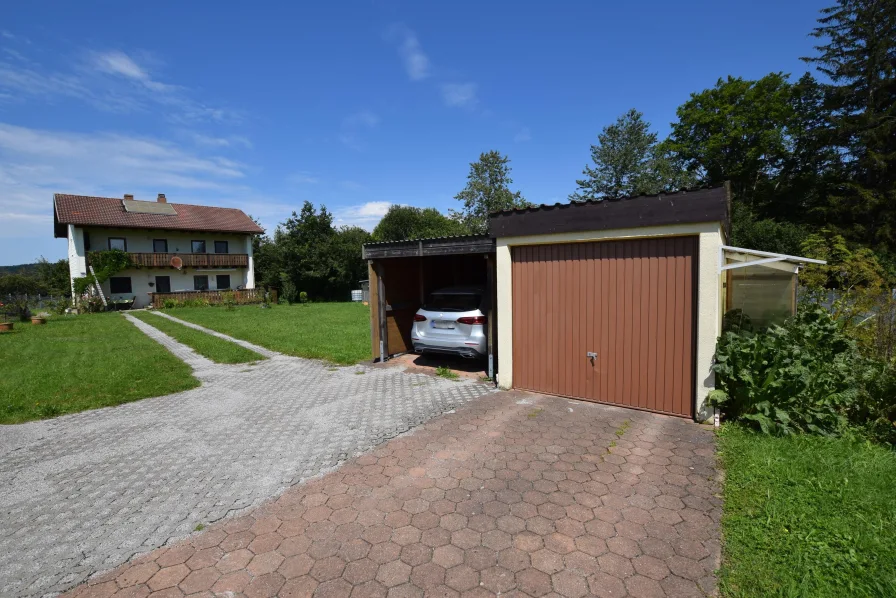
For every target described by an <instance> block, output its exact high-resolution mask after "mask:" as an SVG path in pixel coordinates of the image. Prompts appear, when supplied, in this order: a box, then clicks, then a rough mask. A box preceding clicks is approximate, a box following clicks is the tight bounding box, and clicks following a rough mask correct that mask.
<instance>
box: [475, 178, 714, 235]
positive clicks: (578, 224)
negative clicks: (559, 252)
mask: <svg viewBox="0 0 896 598" xmlns="http://www.w3.org/2000/svg"><path fill="white" fill-rule="evenodd" d="M729 204H730V187H729V185H728V184H727V183H726V184H724V185H720V186H715V187H699V188H696V189H683V190H680V191H675V192H670V193H657V194H655V195H639V196H635V197H625V198H620V199H613V200H600V201H594V200H592V201H584V202H570V203H566V204H559V203H558V204H554V205H543V206H533V207H530V208H518V209H513V210H504V211H500V212H493V213H492V214H491V215H490V217H489V228H490V230H491V233H490V234H491V236H493V237H516V236H529V235H544V234H553V233H565V232H585V231H589V230H612V229H623V228H642V227H648V226H666V225H671V224H684V223H697V222H721V223H722V224H723V227H724V228H725V229H726V232H727V228H728V219H729V211H730V209H729Z"/></svg>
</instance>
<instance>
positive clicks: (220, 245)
mask: <svg viewBox="0 0 896 598" xmlns="http://www.w3.org/2000/svg"><path fill="white" fill-rule="evenodd" d="M215 253H230V252H229V251H228V250H227V241H215Z"/></svg>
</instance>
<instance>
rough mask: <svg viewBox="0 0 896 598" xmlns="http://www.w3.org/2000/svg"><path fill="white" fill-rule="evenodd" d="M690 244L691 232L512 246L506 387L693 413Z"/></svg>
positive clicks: (692, 268) (692, 246)
mask: <svg viewBox="0 0 896 598" xmlns="http://www.w3.org/2000/svg"><path fill="white" fill-rule="evenodd" d="M696 250H697V238H696V237H670V238H662V239H644V240H631V241H602V242H595V243H569V244H557V245H534V246H527V247H514V248H513V249H512V251H513V253H512V258H513V271H512V281H513V386H514V387H516V388H521V389H525V390H532V391H536V392H544V393H548V394H555V395H562V396H567V397H575V398H579V399H585V400H589V401H599V402H602V403H612V404H616V405H621V406H625V407H634V408H638V409H647V410H650V411H658V412H662V413H670V414H674V415H683V416H693V405H694V399H693V396H694V384H693V380H694V321H695V320H694V305H695V300H694V296H695V292H694V289H695V284H694V281H695V266H694V256H695V254H696ZM590 352H593V353H597V356H596V357H595V358H594V359H593V360H592V359H591V358H589V357H588V356H587V355H586V354H587V353H590Z"/></svg>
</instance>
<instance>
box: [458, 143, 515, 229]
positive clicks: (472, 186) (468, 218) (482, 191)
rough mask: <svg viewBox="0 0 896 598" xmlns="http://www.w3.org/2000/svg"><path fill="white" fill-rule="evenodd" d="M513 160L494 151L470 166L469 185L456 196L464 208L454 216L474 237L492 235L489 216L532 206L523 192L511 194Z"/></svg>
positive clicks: (482, 155) (481, 155) (485, 154)
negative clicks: (498, 212) (489, 231)
mask: <svg viewBox="0 0 896 598" xmlns="http://www.w3.org/2000/svg"><path fill="white" fill-rule="evenodd" d="M511 184H513V179H512V178H510V158H508V157H506V156H503V155H501V152H499V151H496V150H491V151H489V152H485V153H483V154H480V155H479V160H478V161H476V162H472V163H471V164H470V174H469V175H467V186H466V187H464V189H463V191H461V192H460V193H458V194H457V195H455V196H454V199H456V200H458V201H462V202H463V204H464V207H463V209H462V210H461V211H459V212H457V211H455V210H451V216H452V218H454V219H455V220H457V221H459V222H461V223H462V224H463V225H464V227H465V228H466V229H467V230H469V231H470V232H471V233H473V234H485V233H487V232H488V215H489V213H491V212H495V211H498V210H507V209H511V208H523V207H526V206H528V205H529V202H527V201H526V200H525V199H523V196H522V194H521V193H520V192H519V191H511V190H510V185H511Z"/></svg>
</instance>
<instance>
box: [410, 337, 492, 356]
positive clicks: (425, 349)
mask: <svg viewBox="0 0 896 598" xmlns="http://www.w3.org/2000/svg"><path fill="white" fill-rule="evenodd" d="M414 352H415V353H441V354H442V355H459V356H460V357H466V358H467V359H480V358H483V357H485V352H484V351H480V350H479V348H478V347H472V346H461V347H458V346H439V345H432V344H429V343H421V342H417V341H415V342H414Z"/></svg>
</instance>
